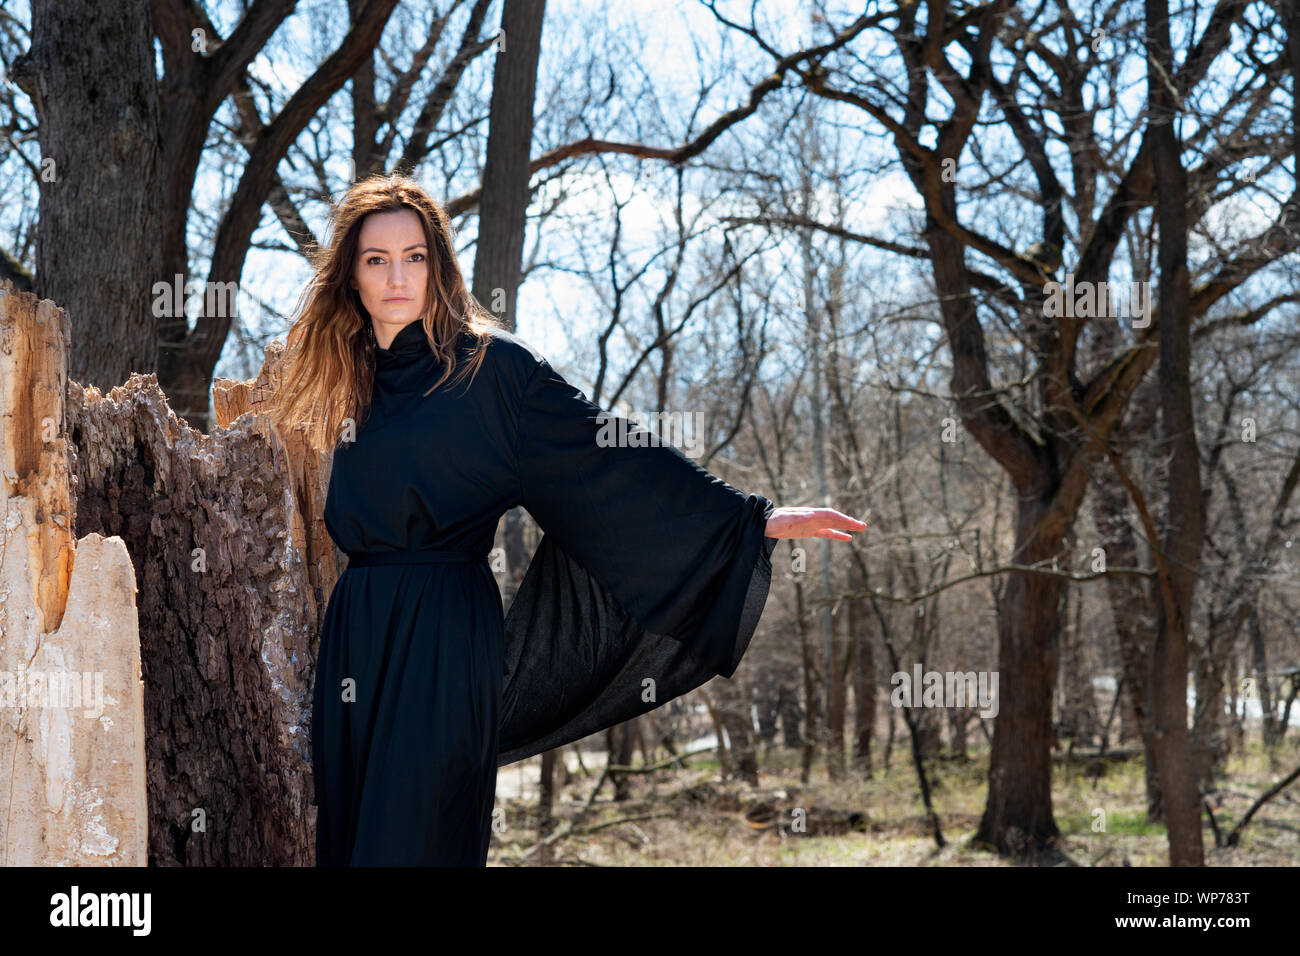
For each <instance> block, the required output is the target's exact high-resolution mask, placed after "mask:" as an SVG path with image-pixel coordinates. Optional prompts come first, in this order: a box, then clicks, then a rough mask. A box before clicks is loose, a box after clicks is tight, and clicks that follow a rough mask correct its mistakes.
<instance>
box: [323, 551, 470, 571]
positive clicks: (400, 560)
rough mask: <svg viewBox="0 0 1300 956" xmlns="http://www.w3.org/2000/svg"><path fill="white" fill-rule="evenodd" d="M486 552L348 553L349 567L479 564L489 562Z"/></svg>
mask: <svg viewBox="0 0 1300 956" xmlns="http://www.w3.org/2000/svg"><path fill="white" fill-rule="evenodd" d="M487 559H488V556H487V555H486V554H477V553H475V552H473V551H354V552H352V553H351V554H349V555H348V567H349V568H364V567H369V566H371V565H376V564H443V563H455V564H478V563H480V562H481V563H483V564H486V563H487Z"/></svg>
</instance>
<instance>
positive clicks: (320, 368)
mask: <svg viewBox="0 0 1300 956" xmlns="http://www.w3.org/2000/svg"><path fill="white" fill-rule="evenodd" d="M400 209H410V210H411V211H413V212H414V213H415V214H416V215H417V216H419V217H420V223H421V225H422V226H423V228H424V239H425V243H426V245H427V246H428V249H429V255H428V256H427V257H426V260H425V261H426V262H428V264H429V281H428V283H427V285H426V287H425V288H426V293H425V301H424V307H423V309H422V310H421V317H422V320H423V326H424V333H425V335H426V337H427V338H428V340H429V344H430V346H431V347H432V348H433V350H434V352H436V353H437V355H438V356H439V357H440V358H441V359H442V374H441V375H440V376H439V377H438V380H437V381H436V382H434V383H433V385H432V386H431V387H430V388H429V391H428V392H426V393H425V395H428V394H429V393H430V392H433V391H434V390H435V389H437V388H438V387H440V386H441V385H442V384H443V383H444V382H449V384H448V388H452V387H454V386H455V385H457V384H459V383H460V382H461V381H463V380H464V379H465V378H467V377H468V378H469V379H470V380H471V381H472V380H473V378H474V376H475V375H477V374H478V370H479V369H480V368H481V367H482V364H483V356H484V354H485V346H486V344H487V340H488V335H489V332H488V330H489V329H491V328H500V327H501V323H500V322H499V321H498V320H497V318H496V316H494V315H493V314H492V313H491V312H488V311H487V310H486V309H484V308H483V306H482V305H480V304H479V303H478V301H477V300H476V299H475V298H474V297H473V296H472V295H471V294H470V292H469V289H468V288H466V286H465V280H464V278H463V277H462V276H461V271H460V266H459V264H458V263H457V262H456V252H455V249H454V247H453V246H452V229H451V224H450V222H449V221H448V219H447V215H446V213H445V212H444V211H443V210H442V208H441V207H440V206H439V205H438V204H437V203H436V202H434V200H433V199H432V197H430V196H429V194H428V193H427V192H425V190H424V189H423V188H422V187H421V186H420V185H419V184H418V183H416V182H415V181H414V180H412V179H410V178H408V177H406V176H404V175H401V174H400V173H376V174H375V175H372V176H369V177H367V178H366V179H363V180H361V181H360V182H358V183H356V184H355V185H353V186H352V188H351V189H349V190H348V191H347V193H346V194H345V195H344V196H343V198H342V199H341V200H340V201H339V202H338V204H337V205H335V207H334V208H333V210H332V211H331V214H330V223H329V239H328V240H327V242H326V244H325V245H324V246H320V245H316V246H314V247H313V248H312V249H311V250H310V251H309V258H310V261H311V264H312V268H313V270H314V273H315V274H314V275H313V276H312V278H311V280H310V281H309V282H308V283H307V285H306V287H305V288H304V289H303V292H302V294H301V296H300V297H299V299H298V305H297V307H296V308H295V310H294V314H295V315H296V316H298V318H297V320H296V321H295V322H294V323H293V325H292V327H291V328H290V329H289V334H288V339H287V342H286V348H285V353H284V355H283V356H282V358H281V360H280V362H279V364H278V365H277V369H276V374H275V376H274V378H275V385H274V393H273V395H272V396H271V397H270V408H269V410H268V412H269V414H270V416H271V418H272V420H273V421H274V422H275V425H276V428H277V429H279V431H280V433H281V434H282V435H287V434H289V433H292V432H295V431H297V432H302V433H303V435H304V436H305V438H306V440H307V441H308V442H309V443H310V445H311V446H312V447H313V448H314V449H316V450H317V451H323V452H328V451H331V450H332V449H333V448H334V447H335V446H336V445H337V444H338V442H339V441H340V439H341V438H342V437H343V428H344V424H345V423H346V422H348V421H349V420H350V421H351V422H352V423H354V424H355V425H356V426H357V427H360V425H361V423H362V422H364V421H365V420H366V418H367V417H368V416H369V414H370V402H371V390H372V388H373V386H374V376H375V348H376V347H377V345H378V343H377V342H376V340H375V333H374V326H373V324H372V322H371V319H370V313H369V312H367V311H366V308H365V306H363V305H362V304H361V293H360V292H358V291H357V290H356V289H353V288H352V286H351V284H350V282H349V280H350V279H351V278H352V274H353V270H354V269H355V268H356V264H357V250H358V246H359V245H360V235H361V224H362V223H363V222H364V221H365V218H366V217H367V216H369V215H370V214H371V213H376V212H393V211H396V210H400ZM466 332H468V333H469V334H470V335H471V336H473V338H474V343H473V345H472V346H471V349H470V354H469V357H468V358H467V359H466V361H465V362H464V363H463V364H462V365H461V369H460V371H459V373H457V371H456V366H457V360H456V359H457V356H456V349H457V345H458V343H460V341H461V339H462V336H463V335H464V334H465V333H466Z"/></svg>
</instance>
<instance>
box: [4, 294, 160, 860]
mask: <svg viewBox="0 0 1300 956" xmlns="http://www.w3.org/2000/svg"><path fill="white" fill-rule="evenodd" d="M68 335H69V321H68V316H67V313H66V312H64V311H63V310H62V309H58V308H56V307H55V306H54V305H53V303H51V302H48V301H45V302H38V300H37V299H36V297H35V296H34V295H31V294H26V293H20V292H17V291H15V289H14V288H13V286H12V285H10V284H9V283H0V343H2V344H3V347H0V421H2V422H5V423H6V425H7V427H2V428H0V459H2V461H0V513H2V514H3V518H4V521H3V523H2V524H0V595H2V596H3V597H0V637H2V638H3V640H2V641H0V715H2V716H0V724H2V726H0V861H2V862H3V863H4V864H5V865H7V866H76V867H81V866H143V865H144V864H145V861H146V858H147V852H148V843H147V836H148V833H147V830H148V807H147V803H146V799H145V724H144V686H143V684H142V683H141V681H140V633H139V630H138V625H137V613H136V605H135V595H136V577H135V574H134V572H133V570H132V567H131V557H130V555H129V554H128V553H127V550H126V547H125V546H124V543H123V542H122V540H121V539H120V538H115V537H110V538H103V537H101V536H100V535H98V534H93V533H92V534H88V535H86V536H85V537H83V538H81V539H80V540H75V541H74V536H73V525H74V523H75V519H74V510H75V505H74V503H73V497H72V485H71V468H70V452H71V448H70V445H69V443H68V433H67V422H68V417H67V416H66V414H65V412H66V409H65V397H66V391H67V390H66V383H67V361H68V356H67V342H68Z"/></svg>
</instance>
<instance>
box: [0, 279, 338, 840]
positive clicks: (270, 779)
mask: <svg viewBox="0 0 1300 956" xmlns="http://www.w3.org/2000/svg"><path fill="white" fill-rule="evenodd" d="M0 289H3V286H0ZM37 308H38V306H37V304H36V300H35V299H34V298H33V297H31V296H25V294H22V293H15V292H13V291H12V290H10V291H9V292H8V294H5V295H0V321H3V324H4V326H5V327H6V328H8V327H10V326H22V325H23V324H24V323H29V322H30V321H31V320H30V319H24V318H23V314H24V310H36V309H37ZM39 308H41V309H46V308H48V309H49V310H50V311H51V314H57V315H59V316H62V313H61V312H60V311H59V310H57V309H56V308H55V307H54V306H53V304H52V303H48V302H43V303H40V306H39ZM59 321H60V322H61V323H63V328H64V331H63V333H62V341H61V343H60V344H59V346H58V347H55V346H54V345H53V344H51V345H50V346H49V348H50V349H52V350H53V351H60V350H63V351H66V348H67V337H68V336H67V331H66V329H67V320H66V317H64V318H60V319H59ZM281 348H282V346H279V343H274V344H273V345H272V347H271V348H268V350H267V356H268V359H267V366H268V369H269V368H272V367H273V366H274V364H275V361H276V360H277V359H278V356H279V354H280V353H279V350H280V349H281ZM16 361H18V362H19V363H20V364H21V363H23V362H27V363H31V362H33V361H35V360H34V359H32V358H31V357H30V356H29V357H27V358H23V359H18V360H16ZM39 361H41V362H49V361H50V360H49V359H40V360H39ZM59 361H62V359H60V360H59ZM49 375H50V373H49V372H48V371H45V372H43V373H42V374H41V375H40V376H38V377H39V378H41V379H42V381H47V380H50V379H49ZM65 388H66V399H65V407H66V412H65V413H64V415H63V417H62V418H58V419H56V420H58V421H66V432H61V433H60V434H63V435H66V444H67V447H66V454H65V455H63V456H61V457H60V456H53V455H50V456H47V459H46V460H45V461H44V462H43V463H42V464H41V466H40V468H39V469H37V470H38V471H39V472H40V474H42V475H45V474H47V473H50V474H52V473H54V472H55V471H57V469H58V468H60V467H62V468H63V469H64V470H65V471H66V472H67V474H68V483H69V485H70V488H71V500H70V503H69V505H68V511H67V514H69V515H70V516H71V531H70V535H71V534H76V535H82V536H90V535H100V536H103V537H104V538H107V539H108V540H109V541H110V542H112V541H119V542H120V544H119V545H118V547H119V549H121V554H122V555H123V556H124V558H125V556H127V555H129V558H126V560H127V561H128V562H129V565H128V568H127V570H131V571H133V574H134V582H138V591H137V592H136V593H135V594H134V597H135V611H136V614H137V615H138V654H139V663H138V670H139V674H140V677H141V678H142V680H143V727H142V729H141V730H140V731H139V732H138V733H137V734H136V735H135V738H134V739H135V740H136V741H137V742H138V743H139V744H140V746H141V747H142V749H143V753H144V768H143V774H142V777H143V789H144V794H145V798H146V800H147V819H148V830H147V862H148V864H149V865H154V866H210V865H262V866H266V865H270V866H276V865H305V866H310V865H311V864H312V863H314V860H315V846H314V843H315V812H316V811H315V805H314V800H313V796H314V794H313V788H312V776H311V766H310V763H311V751H310V739H311V738H310V733H311V728H310V721H311V686H312V677H313V673H314V668H315V662H316V637H317V634H318V629H319V620H320V616H321V613H322V611H323V609H324V606H325V601H326V598H327V596H328V594H329V592H330V590H331V589H332V587H333V585H334V582H335V580H336V579H337V574H338V564H339V558H340V556H339V555H338V554H337V553H336V552H335V549H334V547H333V543H332V542H331V541H330V540H329V538H328V536H327V535H326V534H325V533H324V528H323V524H322V523H321V519H320V517H319V511H320V505H321V504H322V503H323V495H324V489H325V488H326V487H327V483H328V476H327V475H325V474H324V473H323V472H324V468H323V462H322V461H321V457H322V456H316V455H313V454H308V453H307V452H306V451H305V449H302V448H298V447H296V446H293V445H290V446H289V447H288V448H286V445H285V444H284V443H283V442H281V441H280V439H279V436H278V434H276V433H275V431H274V430H273V429H272V428H271V427H270V425H269V423H268V422H267V421H266V419H265V418H264V417H263V416H259V415H257V414H256V409H255V408H250V406H249V399H250V396H252V397H254V398H255V393H256V390H257V383H256V382H253V383H219V387H218V388H217V389H216V390H215V392H216V405H217V408H218V413H219V419H220V420H219V424H218V425H217V426H216V427H214V428H213V429H212V431H211V434H208V435H205V434H202V433H201V432H199V431H196V430H195V429H193V428H191V427H190V426H189V424H188V423H187V422H186V421H185V420H184V419H181V418H178V417H177V416H176V415H175V414H174V413H173V412H172V410H171V409H170V408H169V407H168V404H167V400H166V396H165V395H164V394H163V393H162V391H161V390H160V389H159V387H158V381H157V377H156V376H155V375H152V374H149V375H139V374H134V375H132V376H131V377H130V378H129V379H128V380H127V381H126V382H125V383H124V384H122V385H120V386H118V387H116V388H113V389H111V390H110V391H109V392H108V394H107V395H105V394H103V393H102V392H101V391H100V390H99V389H98V388H94V387H90V388H83V387H82V386H81V385H79V384H78V383H76V382H74V381H68V382H66V385H65ZM246 411H252V412H253V414H244V412H246ZM23 415H24V416H26V417H30V416H27V415H26V413H25V412H24V413H23ZM38 418H39V416H38ZM56 457H60V461H61V462H62V464H60V463H59V462H56V461H55V460H54V458H56ZM304 502H305V506H304ZM83 540H95V539H93V538H89V537H83ZM123 546H124V547H123ZM134 582H133V583H134ZM75 583H76V582H75V581H74V584H75ZM94 612H95V614H99V613H101V612H100V609H99V606H98V604H95V605H94ZM29 791H30V787H29V786H27V785H26V784H24V787H23V797H22V799H24V800H30V799H32V796H31V793H30V792H29ZM138 862H144V860H140V861H138Z"/></svg>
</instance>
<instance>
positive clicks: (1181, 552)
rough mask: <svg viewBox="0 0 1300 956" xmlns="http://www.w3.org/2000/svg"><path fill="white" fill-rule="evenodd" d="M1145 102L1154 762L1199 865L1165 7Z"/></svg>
mask: <svg viewBox="0 0 1300 956" xmlns="http://www.w3.org/2000/svg"><path fill="white" fill-rule="evenodd" d="M1145 9H1146V37H1147V40H1146V45H1147V52H1148V56H1147V98H1148V104H1149V109H1150V134H1151V137H1152V144H1153V149H1154V157H1153V159H1154V163H1155V173H1156V219H1157V221H1158V223H1159V229H1160V251H1159V261H1160V293H1159V294H1160V298H1159V302H1160V309H1159V314H1160V318H1159V321H1160V346H1159V349H1160V351H1159V380H1160V414H1161V426H1162V427H1161V432H1162V435H1161V437H1162V438H1163V440H1164V445H1163V450H1164V452H1165V455H1166V456H1167V460H1168V463H1169V465H1168V479H1167V481H1168V489H1169V490H1168V499H1167V509H1168V510H1167V513H1166V519H1165V531H1164V533H1163V535H1162V540H1161V550H1162V551H1163V554H1164V559H1165V563H1166V568H1167V570H1166V571H1165V574H1164V586H1163V587H1161V589H1160V595H1161V600H1160V604H1159V616H1158V620H1157V629H1156V645H1155V658H1154V666H1153V668H1152V679H1153V681H1154V690H1155V694H1154V702H1155V719H1156V760H1157V762H1158V764H1159V767H1160V782H1161V786H1162V787H1163V788H1164V801H1165V821H1166V824H1167V826H1168V832H1169V863H1170V865H1171V866H1202V865H1203V864H1204V862H1205V851H1204V845H1203V841H1202V837H1201V800H1200V795H1199V794H1198V793H1197V789H1196V772H1195V768H1194V766H1193V764H1192V754H1191V741H1190V739H1189V734H1188V731H1187V643H1188V633H1189V630H1190V627H1191V621H1192V599H1193V597H1194V595H1195V591H1196V573H1197V568H1198V567H1199V563H1200V554H1201V537H1202V534H1203V533H1204V529H1205V500H1204V498H1203V497H1202V495H1201V462H1200V453H1199V450H1198V448H1197V442H1196V415H1195V412H1194V409H1193V407H1192V388H1191V372H1190V360H1191V319H1190V313H1191V309H1190V307H1191V301H1190V300H1191V286H1190V281H1189V278H1188V272H1187V173H1186V171H1185V170H1184V169H1183V164H1182V157H1181V154H1180V149H1181V147H1180V143H1179V140H1178V134H1177V133H1176V131H1175V130H1174V116H1175V115H1176V111H1177V109H1178V105H1177V104H1175V103H1173V102H1171V96H1170V90H1169V88H1168V87H1167V86H1166V84H1167V83H1168V78H1169V77H1170V76H1172V75H1173V73H1174V59H1173V52H1172V47H1171V44H1170V38H1169V7H1168V0H1146V2H1145Z"/></svg>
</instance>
